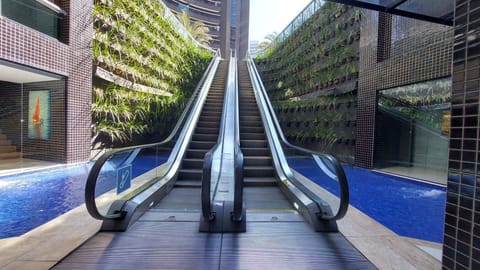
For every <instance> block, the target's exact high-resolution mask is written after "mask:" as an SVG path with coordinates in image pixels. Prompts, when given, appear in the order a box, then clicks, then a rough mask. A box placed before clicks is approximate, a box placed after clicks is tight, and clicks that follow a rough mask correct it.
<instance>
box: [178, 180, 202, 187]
mask: <svg viewBox="0 0 480 270" xmlns="http://www.w3.org/2000/svg"><path fill="white" fill-rule="evenodd" d="M174 187H179V188H200V187H202V181H197V180H177V181H175V185H174Z"/></svg>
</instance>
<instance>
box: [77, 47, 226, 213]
mask: <svg viewBox="0 0 480 270" xmlns="http://www.w3.org/2000/svg"><path fill="white" fill-rule="evenodd" d="M219 55H220V51H219V50H217V51H216V53H215V55H214V56H213V57H212V60H211V61H210V64H209V65H208V67H207V69H206V71H205V73H204V74H203V76H202V78H201V79H200V81H199V83H198V84H197V87H196V88H195V91H194V92H193V93H192V96H191V97H190V99H189V101H188V102H187V104H186V106H185V109H184V111H183V113H182V114H181V115H180V118H179V120H178V121H177V124H176V125H175V127H174V129H173V130H172V132H171V133H170V135H169V136H168V137H167V138H166V139H165V140H163V141H162V142H159V143H151V144H144V145H139V146H130V147H124V148H119V149H113V150H109V151H107V152H105V153H104V154H103V155H101V156H100V158H98V159H97V160H96V161H95V163H94V164H93V166H92V168H91V169H90V172H89V173H88V176H87V181H86V184H85V206H86V208H87V211H88V213H89V214H90V215H91V216H92V217H93V218H95V219H99V220H115V219H121V218H123V217H125V214H126V213H125V212H123V211H119V212H116V213H113V214H109V215H102V214H101V213H100V212H99V211H98V208H97V204H96V202H95V189H96V185H97V180H98V176H99V174H100V171H101V169H102V167H103V165H104V164H105V162H107V161H108V160H110V159H111V158H112V157H113V156H114V155H116V154H118V153H121V152H125V153H127V152H131V153H130V154H132V153H138V151H140V150H141V149H145V148H151V147H157V146H162V145H166V144H168V143H171V142H172V141H173V140H174V139H175V138H176V136H177V135H178V132H179V130H180V128H181V127H182V126H183V124H184V122H185V120H186V116H187V115H188V113H189V112H190V111H191V109H192V104H193V102H194V101H195V100H196V99H197V97H198V94H199V92H200V89H201V86H202V85H203V83H204V82H205V79H206V78H207V74H208V73H209V72H210V70H211V69H212V67H213V65H214V62H215V59H216V58H217V57H219ZM130 154H129V155H130Z"/></svg>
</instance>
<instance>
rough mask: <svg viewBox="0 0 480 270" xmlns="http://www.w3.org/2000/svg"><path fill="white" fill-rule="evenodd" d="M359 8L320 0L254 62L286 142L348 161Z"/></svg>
mask: <svg viewBox="0 0 480 270" xmlns="http://www.w3.org/2000/svg"><path fill="white" fill-rule="evenodd" d="M359 39H360V10H359V9H357V8H353V7H350V6H346V5H342V4H335V3H331V2H326V3H324V4H323V5H322V6H321V7H320V8H319V9H318V10H317V11H316V12H315V13H314V14H313V15H312V16H311V17H310V18H309V19H307V20H306V21H305V22H304V23H303V24H302V25H300V26H299V27H298V28H297V29H296V30H294V31H293V32H292V33H291V34H290V35H289V36H288V37H287V38H285V39H284V40H283V41H280V42H276V43H274V44H273V45H272V46H271V47H270V48H269V49H267V51H266V53H265V54H264V55H263V56H260V57H257V58H256V59H255V62H256V64H257V67H258V69H259V72H260V74H261V76H262V80H263V82H264V84H265V88H266V89H267V91H268V93H269V96H270V99H271V100H272V103H273V106H274V107H275V109H276V112H277V116H278V117H279V121H280V123H281V125H282V128H283V130H284V132H285V135H286V136H287V138H288V139H289V141H290V142H292V143H297V144H303V145H305V146H307V147H309V148H313V149H316V150H319V151H326V152H330V153H333V154H336V155H337V156H338V157H340V158H342V159H343V160H344V161H352V160H353V155H354V149H355V135H354V133H355V126H356V116H355V115H356V93H357V87H358V66H359Z"/></svg>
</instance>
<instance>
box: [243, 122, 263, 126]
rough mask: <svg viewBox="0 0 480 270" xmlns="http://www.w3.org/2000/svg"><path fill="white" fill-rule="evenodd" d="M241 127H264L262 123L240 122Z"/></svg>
mask: <svg viewBox="0 0 480 270" xmlns="http://www.w3.org/2000/svg"><path fill="white" fill-rule="evenodd" d="M240 126H243V127H263V122H262V121H240Z"/></svg>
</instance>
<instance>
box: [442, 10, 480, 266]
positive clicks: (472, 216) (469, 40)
mask: <svg viewBox="0 0 480 270" xmlns="http://www.w3.org/2000/svg"><path fill="white" fill-rule="evenodd" d="M479 99H480V1H477V0H470V1H469V0H457V1H456V9H455V44H454V47H453V74H452V121H451V133H450V154H449V166H448V167H449V168H448V170H449V175H448V182H447V185H448V189H447V206H446V215H445V234H444V246H443V268H444V269H480V180H479V179H480V178H479V176H480V171H479V169H480V166H479V165H478V161H479V159H480V151H479V139H480V135H479V134H480V133H479V119H480V118H479V117H480V114H479Z"/></svg>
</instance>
